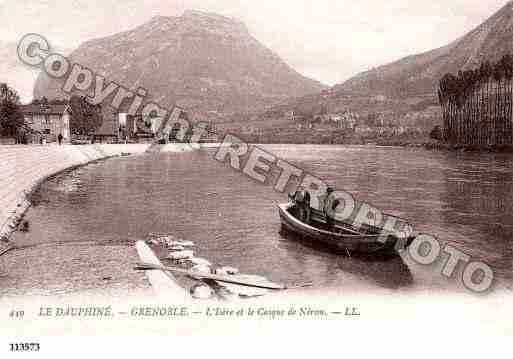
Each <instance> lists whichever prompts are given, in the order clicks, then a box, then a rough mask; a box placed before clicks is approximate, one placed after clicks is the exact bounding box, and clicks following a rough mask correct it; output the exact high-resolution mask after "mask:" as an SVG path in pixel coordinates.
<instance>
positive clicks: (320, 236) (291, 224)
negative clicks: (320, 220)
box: [278, 204, 407, 253]
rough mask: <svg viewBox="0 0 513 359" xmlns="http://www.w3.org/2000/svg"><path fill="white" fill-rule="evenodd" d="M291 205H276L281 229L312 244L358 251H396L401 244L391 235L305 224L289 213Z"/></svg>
mask: <svg viewBox="0 0 513 359" xmlns="http://www.w3.org/2000/svg"><path fill="white" fill-rule="evenodd" d="M292 207H293V205H292V204H281V205H279V206H278V211H279V214H280V221H281V225H282V230H285V231H287V232H289V233H292V234H293V235H295V236H296V237H298V238H299V239H302V240H307V241H309V242H311V243H312V244H315V245H322V246H326V247H329V248H333V249H336V250H341V251H350V252H358V253H397V251H396V247H399V246H400V244H401V243H400V242H399V241H400V240H399V238H397V237H395V236H392V235H388V236H386V237H385V238H384V237H383V236H379V235H365V234H354V231H350V230H349V229H348V230H347V232H346V233H344V229H339V230H340V231H341V232H342V233H335V232H330V231H328V230H323V229H320V228H316V227H313V226H310V225H307V224H306V223H303V222H301V221H300V220H298V219H297V218H296V217H295V216H294V215H293V214H292V213H291V208H292ZM349 232H351V233H349ZM405 245H407V244H405ZM403 247H404V246H403Z"/></svg>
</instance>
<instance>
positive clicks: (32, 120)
mask: <svg viewBox="0 0 513 359" xmlns="http://www.w3.org/2000/svg"><path fill="white" fill-rule="evenodd" d="M20 110H21V112H22V114H23V117H24V118H25V123H26V124H27V125H28V126H29V127H30V129H31V130H32V142H40V141H41V140H44V141H46V142H55V141H57V137H58V136H59V134H61V135H62V137H63V139H64V141H69V139H70V129H69V121H70V113H71V112H70V107H69V105H68V104H66V103H49V102H48V101H45V100H44V99H43V101H34V102H33V103H31V104H29V105H22V106H20Z"/></svg>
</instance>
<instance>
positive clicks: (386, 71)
mask: <svg viewBox="0 0 513 359" xmlns="http://www.w3.org/2000/svg"><path fill="white" fill-rule="evenodd" d="M506 53H513V3H508V4H506V5H505V6H504V7H503V8H501V9H500V10H499V11H498V12H496V13H495V14H494V15H492V16H491V17H490V18H489V19H488V20H486V21H485V22H484V23H483V24H481V25H479V26H478V27H477V28H475V29H474V30H472V31H470V32H469V33H468V34H466V35H465V36H463V37H461V38H459V39H457V40H455V41H454V42H452V43H450V44H448V45H446V46H444V47H442V48H439V49H436V50H432V51H429V52H426V53H423V54H418V55H413V56H408V57H406V58H404V59H401V60H398V61H396V62H393V63H391V64H388V65H384V66H380V67H378V68H376V69H373V70H370V71H366V72H363V73H360V74H358V75H356V76H355V77H353V78H351V79H349V80H348V81H346V82H344V83H343V84H340V85H338V86H335V87H334V90H335V91H337V92H338V91H346V92H351V93H357V94H375V95H385V96H389V97H395V98H408V97H412V96H417V95H425V94H433V96H434V94H435V93H436V90H435V89H436V87H437V86H438V81H439V80H440V79H441V78H442V77H443V76H444V75H445V74H446V73H456V72H458V71H459V70H467V69H471V68H475V67H478V66H479V65H480V64H481V63H482V62H483V61H487V60H488V61H492V62H495V61H498V60H499V59H500V58H501V57H502V56H503V55H505V54H506Z"/></svg>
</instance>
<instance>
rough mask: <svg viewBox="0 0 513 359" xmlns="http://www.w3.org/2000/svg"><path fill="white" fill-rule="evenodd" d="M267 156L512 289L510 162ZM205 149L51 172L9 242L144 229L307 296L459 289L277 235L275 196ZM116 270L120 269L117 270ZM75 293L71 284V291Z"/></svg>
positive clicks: (132, 234) (332, 149)
mask: <svg viewBox="0 0 513 359" xmlns="http://www.w3.org/2000/svg"><path fill="white" fill-rule="evenodd" d="M262 147H263V148H264V149H265V150H267V151H268V152H271V153H273V154H275V155H277V156H278V157H280V158H283V159H285V160H288V161H290V162H291V163H294V164H295V165H297V166H300V167H301V168H303V169H305V170H307V171H309V172H310V173H312V174H315V175H316V176H318V177H321V178H324V179H326V180H327V181H328V182H329V183H331V184H333V185H334V186H336V187H337V188H338V189H344V190H347V191H350V192H351V193H352V194H353V195H354V196H355V197H356V198H357V199H359V200H365V201H368V202H370V203H372V204H373V205H375V206H376V207H378V208H380V209H382V210H383V211H385V212H391V213H393V214H395V215H399V216H401V217H404V218H407V219H408V220H409V221H410V222H411V224H413V226H414V228H415V230H417V231H421V232H427V233H430V234H432V235H436V236H437V237H438V238H439V239H440V241H441V242H443V243H444V244H451V245H453V246H455V247H457V248H459V249H461V250H463V251H464V252H465V253H467V254H469V255H470V256H471V257H472V259H474V260H482V261H485V262H486V263H488V264H489V265H490V266H492V267H493V268H494V272H495V277H496V278H497V281H496V283H497V286H501V287H502V288H504V287H510V284H511V283H512V281H513V279H512V277H513V275H512V260H513V252H512V238H513V237H512V234H513V221H512V217H511V214H512V206H513V185H512V183H513V156H512V155H505V154H468V153H447V152H431V151H426V150H419V149H404V148H392V147H388V148H385V147H368V146H316V145H265V146H262ZM214 153H215V150H214V149H203V150H200V151H195V152H182V153H160V154H144V155H139V156H133V157H121V158H114V159H109V160H106V161H103V162H98V163H95V164H91V165H89V166H86V167H84V168H80V169H78V170H74V171H72V172H69V173H66V174H63V175H60V176H58V177H56V178H54V179H51V180H49V181H47V182H46V183H45V184H44V185H43V186H42V187H41V189H40V191H39V197H40V198H39V200H40V203H39V204H38V205H37V206H35V207H33V208H31V209H30V211H29V213H28V215H27V219H28V220H29V221H30V224H31V226H30V231H29V232H28V233H17V234H16V236H15V237H16V238H15V239H16V241H17V243H18V244H19V245H27V246H30V245H33V244H41V243H55V242H59V243H62V242H73V241H76V242H91V241H92V242H96V243H98V245H101V244H105V243H117V244H120V243H121V244H123V243H126V245H127V246H128V245H132V244H133V241H135V240H138V239H143V238H145V237H146V236H147V234H148V233H149V232H160V233H172V234H174V235H176V236H178V237H181V238H183V239H187V240H192V241H194V242H195V243H196V246H197V248H196V252H197V253H196V254H197V255H198V256H201V257H204V258H207V259H208V260H210V261H212V262H215V263H217V264H223V265H230V266H235V267H238V268H239V269H240V270H241V272H247V273H255V274H262V275H266V276H268V277H269V278H271V279H272V280H275V281H282V282H287V283H290V282H309V281H311V282H313V283H314V284H315V287H314V288H316V289H317V290H335V291H351V292H370V293H372V292H374V291H377V290H385V291H392V292H397V291H414V292H419V291H433V290H434V291H448V292H454V291H461V290H463V289H462V288H461V285H459V284H458V283H459V280H458V273H456V274H455V275H454V278H452V279H448V278H445V277H443V276H441V274H440V269H441V265H442V264H443V260H441V261H439V262H437V265H434V266H421V265H418V264H416V263H414V262H413V261H412V260H411V258H410V257H409V256H408V255H401V256H398V257H397V258H389V259H373V258H360V257H357V256H347V255H340V254H333V253H330V252H329V251H324V250H321V249H319V248H311V247H309V246H308V245H306V244H304V243H299V242H297V241H295V240H293V238H284V237H282V236H281V235H280V234H279V231H280V223H279V218H278V213H277V209H276V204H278V203H281V202H285V201H286V195H284V194H281V193H277V192H275V191H274V190H273V187H272V185H262V184H259V183H257V182H255V181H254V180H251V179H249V178H247V177H245V176H244V175H242V174H240V173H238V172H236V171H234V170H233V169H231V168H230V167H228V166H227V165H225V164H221V163H219V162H217V161H216V160H215V159H214ZM127 270H131V269H130V268H127ZM77 285H79V283H77Z"/></svg>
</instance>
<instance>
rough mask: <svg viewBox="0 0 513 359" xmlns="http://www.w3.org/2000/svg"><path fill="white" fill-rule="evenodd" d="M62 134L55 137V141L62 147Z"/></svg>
mask: <svg viewBox="0 0 513 359" xmlns="http://www.w3.org/2000/svg"><path fill="white" fill-rule="evenodd" d="M62 139H63V137H62V133H59V136H57V140H58V141H59V145H62Z"/></svg>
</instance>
